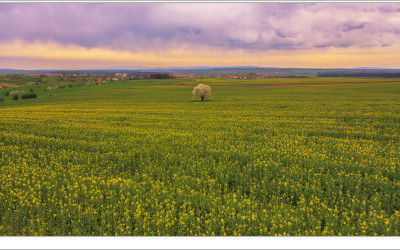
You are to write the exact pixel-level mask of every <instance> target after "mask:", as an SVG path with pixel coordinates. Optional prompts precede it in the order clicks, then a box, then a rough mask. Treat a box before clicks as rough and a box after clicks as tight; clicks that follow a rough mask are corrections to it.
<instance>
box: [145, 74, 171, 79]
mask: <svg viewBox="0 0 400 250" xmlns="http://www.w3.org/2000/svg"><path fill="white" fill-rule="evenodd" d="M168 78H175V76H174V75H171V74H167V73H154V74H150V79H168Z"/></svg>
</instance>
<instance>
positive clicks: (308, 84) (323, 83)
mask: <svg viewBox="0 0 400 250" xmlns="http://www.w3.org/2000/svg"><path fill="white" fill-rule="evenodd" d="M393 82H398V83H400V79H399V81H387V82H321V83H274V84H240V85H239V84H238V85H210V86H211V87H277V86H313V85H349V84H380V83H393ZM157 86H188V87H194V86H196V85H181V84H163V85H157Z"/></svg>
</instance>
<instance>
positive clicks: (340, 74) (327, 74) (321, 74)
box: [317, 71, 400, 78]
mask: <svg viewBox="0 0 400 250" xmlns="http://www.w3.org/2000/svg"><path fill="white" fill-rule="evenodd" d="M317 76H318V77H382V78H400V71H396V72H351V71H331V72H318V73H317Z"/></svg>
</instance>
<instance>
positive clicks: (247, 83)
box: [162, 78, 400, 87]
mask: <svg viewBox="0 0 400 250" xmlns="http://www.w3.org/2000/svg"><path fill="white" fill-rule="evenodd" d="M200 83H203V84H207V85H210V86H214V87H262V86H307V85H336V84H380V83H400V79H370V78H279V79H197V80H191V81H186V82H185V81H181V82H178V83H169V84H162V85H164V86H196V85H197V84H200Z"/></svg>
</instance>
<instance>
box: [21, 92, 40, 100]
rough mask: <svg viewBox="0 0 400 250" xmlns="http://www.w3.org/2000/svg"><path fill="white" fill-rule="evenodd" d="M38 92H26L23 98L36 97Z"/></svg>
mask: <svg viewBox="0 0 400 250" xmlns="http://www.w3.org/2000/svg"><path fill="white" fill-rule="evenodd" d="M36 97H37V94H36V93H30V94H24V95H22V96H21V99H31V98H36Z"/></svg>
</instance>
